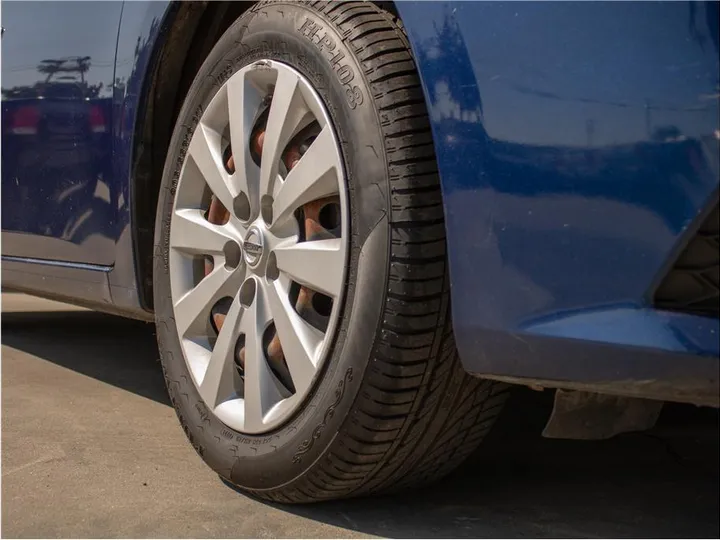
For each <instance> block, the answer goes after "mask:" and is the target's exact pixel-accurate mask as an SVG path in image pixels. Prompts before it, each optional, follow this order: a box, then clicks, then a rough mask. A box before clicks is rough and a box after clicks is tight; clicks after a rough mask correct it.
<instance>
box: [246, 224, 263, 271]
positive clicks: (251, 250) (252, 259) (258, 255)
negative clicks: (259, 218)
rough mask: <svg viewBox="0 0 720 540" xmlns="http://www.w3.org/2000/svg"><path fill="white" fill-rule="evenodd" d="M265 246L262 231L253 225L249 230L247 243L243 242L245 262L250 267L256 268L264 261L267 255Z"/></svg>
mask: <svg viewBox="0 0 720 540" xmlns="http://www.w3.org/2000/svg"><path fill="white" fill-rule="evenodd" d="M264 246H265V241H264V239H263V233H262V230H261V229H260V227H258V226H257V225H253V226H252V227H250V228H249V229H248V232H247V235H246V236H245V241H244V242H243V252H244V253H245V260H246V261H247V263H248V265H249V266H250V267H252V268H256V267H258V266H259V265H260V263H261V262H262V261H263V259H264V255H265V251H264Z"/></svg>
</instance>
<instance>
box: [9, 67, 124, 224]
mask: <svg viewBox="0 0 720 540" xmlns="http://www.w3.org/2000/svg"><path fill="white" fill-rule="evenodd" d="M80 60H82V59H80ZM68 64H70V66H69V67H68ZM73 64H78V61H77V59H63V60H58V61H53V66H54V68H55V69H53V70H52V72H50V73H49V74H48V77H47V78H46V80H45V81H44V82H38V83H36V84H35V85H34V86H32V87H16V88H12V89H8V90H3V102H2V141H3V145H2V165H3V169H4V174H3V179H4V181H3V186H2V187H3V191H4V192H5V197H3V201H8V200H13V199H12V197H13V196H14V195H17V196H19V200H32V201H33V204H32V205H27V206H24V205H23V206H22V207H21V206H19V205H13V206H11V205H8V204H3V209H2V210H3V212H2V227H3V229H4V230H26V229H27V226H28V224H31V230H33V232H36V233H39V234H53V233H54V232H57V231H59V230H60V231H61V230H63V229H64V228H65V227H66V225H67V223H66V222H65V219H64V217H63V216H64V215H65V213H64V212H63V211H62V206H63V204H64V205H67V204H72V206H73V207H75V208H80V207H82V206H83V205H87V203H88V201H87V197H88V196H89V197H92V193H93V191H94V190H95V188H96V182H95V180H96V179H98V178H100V177H103V176H107V172H106V170H107V168H108V167H110V155H109V148H110V139H109V138H110V118H111V112H112V110H111V107H112V99H111V98H100V97H98V94H99V92H100V90H101V88H102V85H95V86H92V85H88V84H87V82H86V81H85V80H84V76H83V72H82V71H80V70H81V69H82V68H83V66H82V64H80V65H79V67H78V66H77V65H75V66H74V65H73ZM43 67H44V68H46V69H50V68H48V67H47V65H41V66H40V68H43ZM73 71H75V72H76V73H75V75H72V73H73ZM68 73H70V74H68ZM68 173H70V174H68ZM49 175H52V176H54V177H56V179H57V180H60V181H59V182H57V181H55V182H43V181H42V179H43V177H47V176H49ZM63 176H65V177H64V178H63ZM47 189H52V192H46V190H47ZM88 191H89V192H90V193H88ZM14 200H17V199H14ZM62 201H64V202H62ZM58 203H61V204H60V205H58ZM29 214H32V216H30V215H29Z"/></svg>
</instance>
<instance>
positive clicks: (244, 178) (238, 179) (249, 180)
mask: <svg viewBox="0 0 720 540" xmlns="http://www.w3.org/2000/svg"><path fill="white" fill-rule="evenodd" d="M227 99H228V117H229V118H230V141H231V144H232V155H233V160H234V162H235V173H234V174H233V175H232V179H231V180H232V183H233V185H234V186H235V187H236V189H237V191H238V192H240V191H244V192H245V193H246V194H247V195H248V199H249V201H250V208H251V209H253V211H255V210H256V209H257V208H259V205H260V202H259V194H258V189H259V182H260V178H259V169H258V167H257V165H255V163H254V162H253V161H252V158H251V157H250V145H249V144H248V139H249V137H250V135H251V133H252V128H253V121H254V120H255V112H256V111H257V110H258V109H259V108H260V105H261V103H262V95H261V94H260V92H259V91H258V90H257V89H256V88H255V87H254V86H253V85H252V84H251V82H250V81H249V80H248V78H247V77H246V76H245V73H244V72H241V73H237V74H235V75H233V76H232V77H230V79H229V80H228V83H227ZM254 217H255V214H254V213H251V216H250V219H254Z"/></svg>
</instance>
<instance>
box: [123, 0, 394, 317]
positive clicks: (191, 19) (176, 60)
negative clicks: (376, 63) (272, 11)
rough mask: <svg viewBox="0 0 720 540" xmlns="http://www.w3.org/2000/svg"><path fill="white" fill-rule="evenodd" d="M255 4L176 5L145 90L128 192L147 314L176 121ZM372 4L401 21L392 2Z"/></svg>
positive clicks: (151, 307)
mask: <svg viewBox="0 0 720 540" xmlns="http://www.w3.org/2000/svg"><path fill="white" fill-rule="evenodd" d="M255 3H256V2H255V1H252V0H250V1H242V2H238V1H230V2H178V3H176V4H174V5H173V7H172V8H171V9H172V10H173V11H172V13H171V14H170V17H169V20H170V21H171V23H170V28H169V30H168V31H167V35H166V38H165V41H164V43H163V45H162V47H161V49H160V50H159V51H158V52H157V53H156V54H155V56H154V58H153V61H152V64H151V65H152V67H151V73H150V80H149V84H147V85H146V86H145V87H146V88H147V91H146V92H145V93H144V95H143V97H142V98H141V102H140V104H139V107H138V110H139V111H141V113H144V114H141V115H140V116H139V121H140V125H138V126H137V127H136V137H135V143H134V148H133V156H134V163H133V175H132V181H131V189H130V193H131V201H132V202H131V212H132V218H131V219H132V224H133V225H132V226H133V247H134V253H135V271H136V274H137V276H138V289H139V298H140V303H141V304H142V307H143V308H144V309H146V310H148V311H152V310H153V250H154V248H153V246H154V235H155V214H156V210H157V203H158V196H159V191H160V181H161V179H162V173H163V167H164V165H165V156H166V155H167V151H168V147H169V146H170V138H171V136H172V132H173V128H174V126H175V120H176V119H177V116H178V113H179V112H180V108H181V106H182V103H183V100H184V99H185V96H186V94H187V92H188V90H189V89H190V85H191V84H192V81H193V79H194V78H195V74H196V73H197V71H198V70H199V69H200V66H201V65H202V63H203V61H204V60H205V58H207V56H208V54H210V51H211V50H212V48H213V46H214V45H215V44H216V43H217V42H218V40H219V39H220V37H221V36H222V35H223V33H224V32H225V31H226V30H227V29H228V28H229V27H230V25H231V24H232V23H233V22H234V21H235V20H236V19H237V18H238V17H240V16H241V15H242V14H243V13H244V12H245V11H247V10H248V9H250V8H251V7H252V6H253V5H254V4H255ZM373 3H374V4H376V5H378V6H379V7H381V8H382V9H384V10H386V11H388V12H389V13H392V14H393V15H394V16H395V17H398V13H397V10H396V8H395V4H394V2H392V1H376V2H373ZM398 18H399V17H398ZM188 36H191V38H190V39H188Z"/></svg>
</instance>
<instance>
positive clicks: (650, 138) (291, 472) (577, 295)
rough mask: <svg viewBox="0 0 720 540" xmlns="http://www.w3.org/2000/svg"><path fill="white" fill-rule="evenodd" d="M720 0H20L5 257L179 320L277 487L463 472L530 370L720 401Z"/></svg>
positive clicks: (567, 403) (627, 391)
mask: <svg viewBox="0 0 720 540" xmlns="http://www.w3.org/2000/svg"><path fill="white" fill-rule="evenodd" d="M718 5H719V4H718V2H609V3H601V2H557V3H556V2H412V1H402V2H400V1H398V2H389V1H376V2H369V1H364V2H355V1H349V2H330V3H326V2H295V1H292V2H291V1H277V2H275V1H274V2H270V1H260V2H166V1H152V2H151V1H134V2H65V1H61V2H3V5H2V26H3V37H2V284H3V287H4V289H6V290H16V291H22V292H26V293H29V294H33V295H37V296H42V297H47V298H51V299H56V300H61V301H64V302H69V303H73V304H77V305H81V306H86V307H89V308H92V309H96V310H99V311H105V312H108V313H114V314H118V315H122V316H125V317H131V318H136V319H140V320H145V321H152V322H154V324H155V325H156V330H157V341H158V345H159V350H160V357H161V362H162V368H163V372H164V374H165V378H166V381H167V387H168V392H169V395H170V397H171V400H172V403H173V405H174V407H175V410H176V412H177V416H178V418H179V421H180V424H181V425H182V427H183V429H184V430H185V433H186V434H187V437H188V439H189V441H190V443H191V444H192V445H193V446H194V448H195V449H196V450H197V452H198V454H200V456H202V458H203V460H204V461H205V462H206V463H207V464H208V465H209V466H210V467H211V468H212V469H213V470H214V471H216V472H217V473H218V474H219V475H220V476H222V477H223V478H224V479H226V480H227V481H228V482H230V483H232V484H234V485H236V486H238V487H240V488H241V489H243V490H246V491H247V492H250V493H253V494H255V495H256V496H258V497H261V498H264V499H267V500H272V501H277V502H285V503H299V502H312V501H318V500H324V499H334V498H342V497H349V496H357V495H366V494H370V493H376V492H380V491H387V490H395V489H399V488H405V487H412V486H417V485H420V484H424V483H427V482H430V481H433V480H435V479H437V478H440V477H442V476H444V475H445V474H447V473H448V472H449V471H451V470H452V469H453V468H454V467H456V466H457V465H458V464H459V463H460V462H462V461H463V460H464V459H465V458H466V457H468V456H469V455H470V453H471V452H473V451H474V450H475V449H476V447H478V445H479V444H480V442H481V441H482V439H483V438H484V436H485V435H486V433H487V432H488V430H489V429H490V428H491V426H492V424H493V422H494V420H495V419H496V418H497V416H498V414H499V413H500V411H501V408H502V406H503V403H504V402H505V401H506V397H507V396H508V393H509V390H510V389H511V388H512V387H513V385H524V386H528V387H531V388H533V389H536V390H547V392H548V393H549V394H550V393H551V394H552V395H553V396H554V397H553V399H554V407H553V411H552V414H551V416H550V417H549V419H548V423H547V426H546V428H545V432H544V433H545V435H546V436H548V437H563V438H586V439H587V438H591V439H593V438H594V439H597V438H604V437H609V436H611V435H613V434H616V433H620V432H623V431H628V430H640V429H645V428H648V427H650V426H652V425H653V423H654V422H655V420H656V419H657V417H658V414H659V413H660V409H661V407H662V404H663V403H664V402H666V401H671V402H683V403H691V404H695V405H698V406H709V407H718V406H719V405H720V403H719V402H720V398H719V394H720V388H719V382H718V372H719V369H720V364H719V361H718V354H719V351H720V308H719V302H720V296H719V286H718V269H719V262H720V255H719V253H720V252H719V249H720V248H719V245H718V183H719V175H720V163H719V145H720V126H719V116H718V113H719V110H718V101H719V97H720V69H719V65H718V54H719V51H718ZM97 361H98V362H102V358H98V359H97Z"/></svg>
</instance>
